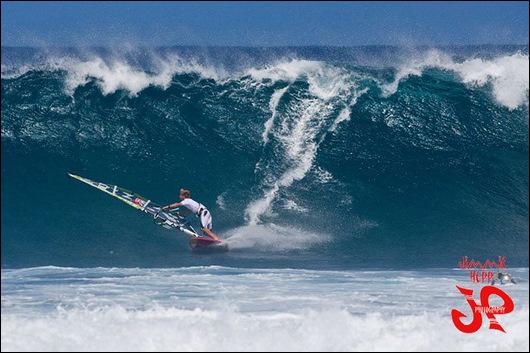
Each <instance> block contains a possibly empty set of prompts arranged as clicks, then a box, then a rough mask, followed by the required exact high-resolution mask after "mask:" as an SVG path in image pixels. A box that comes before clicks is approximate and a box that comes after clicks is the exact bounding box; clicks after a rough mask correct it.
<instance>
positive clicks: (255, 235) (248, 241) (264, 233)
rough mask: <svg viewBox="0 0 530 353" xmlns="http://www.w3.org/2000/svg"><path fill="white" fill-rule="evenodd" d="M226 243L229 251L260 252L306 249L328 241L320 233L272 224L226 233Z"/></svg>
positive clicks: (243, 227)
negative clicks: (247, 249) (251, 249)
mask: <svg viewBox="0 0 530 353" xmlns="http://www.w3.org/2000/svg"><path fill="white" fill-rule="evenodd" d="M227 234H228V238H227V239H226V242H227V243H228V245H229V247H230V248H231V249H245V248H254V249H256V250H260V251H284V250H294V249H307V248H310V247H311V246H313V245H315V244H318V243H323V242H326V241H328V240H329V236H328V235H326V234H322V233H311V232H308V231H304V230H302V229H298V228H294V227H288V226H280V225H276V224H273V223H269V224H259V225H246V226H242V227H239V228H236V229H233V230H232V231H230V232H228V233H227Z"/></svg>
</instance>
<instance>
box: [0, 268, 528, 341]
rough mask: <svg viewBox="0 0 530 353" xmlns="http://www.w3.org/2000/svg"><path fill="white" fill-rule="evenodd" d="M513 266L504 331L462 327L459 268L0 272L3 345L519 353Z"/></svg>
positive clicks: (524, 299) (524, 296) (524, 331)
mask: <svg viewBox="0 0 530 353" xmlns="http://www.w3.org/2000/svg"><path fill="white" fill-rule="evenodd" d="M512 273H513V274H514V275H516V276H518V277H520V276H522V277H523V280H521V281H520V283H519V284H517V285H513V286H505V287H503V289H504V290H505V291H507V292H508V293H509V294H510V296H511V297H512V298H513V300H514V302H515V305H516V309H515V311H514V312H513V313H510V314H506V315H498V316H497V317H496V318H497V320H498V321H499V322H500V323H501V324H502V325H503V327H504V328H505V329H506V333H501V332H498V331H493V330H489V329H488V322H487V320H484V322H483V325H482V327H481V328H480V330H479V331H478V332H476V333H474V334H463V333H461V332H459V331H458V330H457V329H456V328H455V327H454V325H453V323H452V321H451V318H450V312H451V309H452V308H457V309H459V310H462V311H464V312H466V313H467V312H469V311H468V310H469V307H468V305H467V304H466V302H465V298H464V297H463V296H461V295H459V294H458V293H457V290H456V287H455V284H459V283H460V284H464V283H468V284H467V286H468V287H472V288H476V289H477V292H478V288H480V285H476V286H474V285H471V284H469V275H468V272H467V271H458V270H432V271H429V270H425V271H352V270H350V271H312V270H294V269H242V268H227V267H219V266H214V267H191V268H174V269H170V268H168V269H139V268H127V269H125V268H109V269H106V268H91V269H90V268H87V269H82V268H70V269H68V268H56V267H44V268H33V269H17V270H7V271H6V270H2V315H1V324H2V330H1V343H2V351H79V350H83V351H92V350H93V351H263V350H265V351H283V350H286V351H381V350H393V351H431V350H438V349H439V348H440V342H443V347H444V349H445V350H448V351H528V346H529V339H528V338H529V335H528V330H529V326H528V325H529V324H528V323H529V310H528V269H517V270H516V269H512ZM51 279H53V280H51ZM477 292H476V293H477Z"/></svg>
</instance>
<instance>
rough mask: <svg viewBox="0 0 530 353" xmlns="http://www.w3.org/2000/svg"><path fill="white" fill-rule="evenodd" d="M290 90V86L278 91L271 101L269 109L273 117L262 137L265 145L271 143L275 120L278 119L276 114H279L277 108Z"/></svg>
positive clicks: (267, 122) (269, 120)
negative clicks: (271, 132)
mask: <svg viewBox="0 0 530 353" xmlns="http://www.w3.org/2000/svg"><path fill="white" fill-rule="evenodd" d="M288 88H289V86H287V87H284V88H280V89H278V90H276V91H275V92H274V93H273V94H272V96H271V100H270V102H269V109H270V111H271V113H272V114H271V117H270V118H269V119H268V120H267V121H266V122H265V124H264V127H265V129H264V130H263V133H262V135H261V136H262V140H263V144H266V143H267V142H269V132H270V130H271V129H272V126H273V124H274V119H275V118H276V114H277V111H276V108H278V104H279V103H280V99H281V98H282V96H283V95H284V94H285V92H287V89H288Z"/></svg>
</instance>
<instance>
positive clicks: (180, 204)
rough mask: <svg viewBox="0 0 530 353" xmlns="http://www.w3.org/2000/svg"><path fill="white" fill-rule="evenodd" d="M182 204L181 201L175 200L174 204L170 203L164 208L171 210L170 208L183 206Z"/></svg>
mask: <svg viewBox="0 0 530 353" xmlns="http://www.w3.org/2000/svg"><path fill="white" fill-rule="evenodd" d="M181 206H182V203H180V202H175V203H172V204H169V205H167V206H164V207H162V209H163V210H164V211H166V210H170V209H172V208H177V207H181Z"/></svg>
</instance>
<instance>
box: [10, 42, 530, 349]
mask: <svg viewBox="0 0 530 353" xmlns="http://www.w3.org/2000/svg"><path fill="white" fill-rule="evenodd" d="M1 55H2V79H1V81H2V91H1V98H2V107H1V113H2V126H1V157H2V164H1V188H2V193H1V202H2V207H1V217H2V222H1V230H2V237H1V255H2V257H1V264H2V349H3V350H4V349H6V350H18V349H21V350H30V349H43V350H67V349H74V350H79V349H94V350H103V349H113V350H120V349H124V350H133V349H140V350H171V349H174V350H198V349H205V350H223V349H234V350H258V349H267V350H275V349H280V348H285V349H287V350H296V349H302V350H318V349H330V350H377V349H383V350H385V349H390V348H391V349H397V350H416V349H424V350H434V349H437V348H438V347H440V345H441V344H442V343H443V344H444V347H447V349H449V350H465V349H479V350H488V349H491V350H507V349H520V350H528V248H529V243H528V233H529V228H528V216H529V215H528V186H529V185H528V177H529V175H528V167H529V166H528V142H529V140H528V136H529V134H528V121H529V120H528V108H529V104H528V101H529V100H528V97H529V96H528V95H529V71H528V67H529V65H528V64H529V61H528V47H527V46H480V47H454V48H452V47H443V48H423V47H422V48H396V47H358V48H328V47H299V48H289V47H286V48H240V47H236V48H223V47H217V48H198V47H171V48H157V49H146V48H141V49H131V48H129V49H123V50H122V49H120V50H118V49H112V50H111V49H108V48H83V49H79V48H64V49H49V48H48V49H42V48H6V47H3V48H2V50H1ZM67 172H72V173H75V174H79V175H82V176H85V177H88V178H91V179H94V180H97V181H101V182H106V183H110V184H117V185H119V186H122V187H125V188H128V189H131V190H134V191H136V192H139V193H140V194H142V195H144V196H146V197H148V198H150V199H152V200H154V201H156V202H157V203H159V204H165V203H170V202H174V201H176V199H177V197H178V190H179V189H180V188H181V187H186V188H188V189H191V190H192V197H193V198H195V199H197V200H199V201H200V202H202V203H203V204H205V205H206V206H207V207H208V208H209V209H210V211H211V213H212V215H213V226H214V230H215V231H216V232H217V233H219V234H220V236H221V237H222V238H223V239H224V240H225V241H226V242H227V243H228V244H229V247H230V249H231V250H230V251H229V252H228V253H223V254H208V255H206V254H195V253H192V252H190V250H189V247H188V245H187V239H186V238H185V236H184V235H183V234H181V233H178V232H172V231H169V230H165V229H162V228H160V227H158V226H157V225H155V224H154V223H153V222H152V220H151V219H150V218H149V217H147V216H145V215H143V214H141V213H138V211H136V210H134V209H132V208H130V207H127V206H126V205H124V204H123V203H120V202H118V201H116V200H114V199H112V198H109V197H108V195H105V194H103V193H100V192H98V191H96V190H94V189H92V188H89V187H88V186H86V185H83V184H81V183H79V182H77V181H74V180H72V179H71V178H69V177H68V176H67ZM463 256H468V257H469V258H474V259H477V260H481V261H484V260H486V259H497V257H498V256H505V257H506V261H507V265H508V266H509V268H510V271H511V270H513V272H516V273H517V276H518V277H520V278H521V282H520V283H519V284H517V285H514V286H507V287H506V288H507V289H506V290H507V291H508V292H509V293H510V294H511V295H512V296H513V297H514V301H515V303H516V308H517V309H516V312H514V313H513V314H510V315H506V317H505V318H504V317H503V318H502V319H500V320H501V321H502V322H503V323H504V322H505V323H506V327H507V329H508V331H510V333H509V334H506V335H503V334H500V333H496V332H490V331H489V330H487V328H486V327H483V328H482V330H481V331H480V332H479V333H477V334H475V335H463V334H460V333H459V332H458V331H456V330H455V328H454V327H453V326H452V323H451V321H450V309H451V308H452V307H457V306H461V308H463V310H465V306H464V304H465V302H464V301H463V300H462V297H461V295H460V294H458V293H457V292H456V288H455V285H456V284H459V283H460V284H461V283H466V281H468V277H467V274H465V273H464V272H459V271H455V270H451V269H452V268H454V267H455V266H456V265H457V263H458V261H459V260H460V259H461V258H462V257H463ZM434 268H436V269H437V270H433V269H434ZM212 328H213V329H212ZM524 332H526V334H525V333H524Z"/></svg>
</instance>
